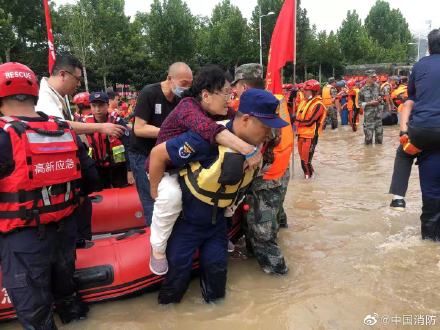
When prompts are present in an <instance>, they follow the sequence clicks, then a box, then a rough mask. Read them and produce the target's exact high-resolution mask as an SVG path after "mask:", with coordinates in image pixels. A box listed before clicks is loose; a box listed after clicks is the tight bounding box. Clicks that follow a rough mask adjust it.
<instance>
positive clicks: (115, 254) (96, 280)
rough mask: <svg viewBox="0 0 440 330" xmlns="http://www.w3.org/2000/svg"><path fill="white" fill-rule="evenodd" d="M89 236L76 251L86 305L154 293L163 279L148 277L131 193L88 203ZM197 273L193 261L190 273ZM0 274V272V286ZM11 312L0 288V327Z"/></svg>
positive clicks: (236, 228)
mask: <svg viewBox="0 0 440 330" xmlns="http://www.w3.org/2000/svg"><path fill="white" fill-rule="evenodd" d="M92 203H93V204H92V205H93V211H92V214H93V215H92V231H93V233H94V234H104V233H119V234H108V235H101V236H98V237H95V238H94V239H93V240H92V241H88V242H87V243H86V244H85V246H84V247H82V248H78V249H77V250H76V253H77V259H76V271H75V279H76V281H77V283H78V287H79V290H80V294H81V296H82V298H83V299H84V300H85V301H87V302H98V301H105V300H110V299H116V298H121V297H125V296H129V295H132V294H135V293H139V292H145V291H151V290H155V289H157V288H158V287H159V284H160V283H161V282H162V281H163V279H164V276H158V275H155V274H153V273H151V271H150V268H149V261H150V228H145V226H144V217H143V212H142V206H141V203H140V201H139V197H138V194H137V192H136V189H135V188H134V187H127V188H122V189H109V190H105V191H103V192H100V193H98V194H95V195H94V197H93V199H92ZM240 218H241V214H240V212H237V214H236V216H234V219H233V225H232V227H231V229H230V231H229V237H230V238H231V239H232V240H235V239H238V238H239V237H240V235H241V228H240V221H239V219H240ZM198 267H199V263H198V258H197V255H195V256H194V263H193V269H194V270H196V269H198ZM1 281H2V274H1V271H0V283H2V282H1ZM15 317H16V316H15V311H14V308H13V306H12V304H11V301H10V299H9V296H8V294H7V291H6V290H5V289H4V288H3V287H2V286H0V321H3V320H10V319H14V318H15Z"/></svg>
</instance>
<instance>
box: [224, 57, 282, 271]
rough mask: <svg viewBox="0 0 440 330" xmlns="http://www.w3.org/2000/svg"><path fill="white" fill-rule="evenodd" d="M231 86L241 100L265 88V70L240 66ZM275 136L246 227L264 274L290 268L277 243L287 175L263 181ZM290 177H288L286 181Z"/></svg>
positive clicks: (250, 196)
mask: <svg viewBox="0 0 440 330" xmlns="http://www.w3.org/2000/svg"><path fill="white" fill-rule="evenodd" d="M231 85H232V86H233V87H234V88H235V89H236V91H237V94H238V96H239V97H240V96H241V94H242V93H243V92H244V91H245V90H246V89H248V88H260V89H264V87H265V86H264V79H263V70H262V67H261V66H260V65H259V64H255V63H249V64H243V65H241V66H240V67H238V68H237V69H236V71H235V80H234V81H233V82H232V84H231ZM272 133H273V134H272V137H271V139H270V141H269V142H268V143H267V145H266V149H265V152H264V155H263V169H262V170H261V171H260V173H259V174H258V175H257V177H256V178H255V179H254V181H253V182H252V184H251V186H250V188H249V190H248V191H247V193H246V197H245V203H246V204H248V205H249V211H248V212H247V214H246V215H245V219H246V221H245V222H244V224H243V227H244V231H245V235H246V247H247V249H248V251H249V252H250V254H252V255H254V256H255V257H256V259H257V261H258V263H259V264H260V266H261V268H262V269H263V271H264V272H266V273H269V274H286V273H287V272H288V267H287V265H286V262H285V260H284V255H283V253H282V251H281V249H280V247H279V246H278V244H277V241H276V240H277V235H278V231H279V228H280V225H279V218H280V217H281V215H280V213H281V212H284V210H283V211H281V210H282V205H283V200H284V196H285V190H287V185H284V186H283V184H282V180H283V179H284V180H286V179H285V177H286V174H285V175H284V176H283V178H281V179H278V180H265V179H263V174H264V169H265V168H268V166H270V164H272V162H273V157H274V153H273V148H275V146H276V145H277V144H278V142H279V130H272ZM287 175H288V174H287ZM288 178H289V176H287V180H288ZM284 216H285V214H284Z"/></svg>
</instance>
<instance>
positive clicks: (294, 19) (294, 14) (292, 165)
mask: <svg viewBox="0 0 440 330" xmlns="http://www.w3.org/2000/svg"><path fill="white" fill-rule="evenodd" d="M296 9H297V7H296V0H295V3H294V5H293V21H292V25H293V84H294V85H295V84H296ZM292 124H294V123H292ZM293 140H294V142H295V134H294V135H293ZM293 145H294V146H295V143H294V144H293ZM291 160H292V163H291V165H290V179H293V174H294V173H293V172H294V165H295V162H294V160H295V147H294V148H293V149H292V158H291Z"/></svg>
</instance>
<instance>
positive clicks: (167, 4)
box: [147, 0, 196, 72]
mask: <svg viewBox="0 0 440 330" xmlns="http://www.w3.org/2000/svg"><path fill="white" fill-rule="evenodd" d="M147 22H148V27H147V38H148V44H149V48H150V52H151V53H150V55H151V63H152V65H153V67H154V69H156V70H162V72H165V70H166V69H167V68H168V66H169V65H170V64H171V63H173V62H176V61H183V62H187V63H189V64H191V63H192V62H193V60H194V55H195V45H196V40H195V25H196V19H195V18H194V16H193V15H192V14H191V11H190V10H189V8H188V6H187V5H186V3H185V2H183V1H182V0H154V1H153V3H152V4H151V9H150V14H149V15H148V16H147Z"/></svg>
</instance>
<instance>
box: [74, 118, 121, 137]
mask: <svg viewBox="0 0 440 330" xmlns="http://www.w3.org/2000/svg"><path fill="white" fill-rule="evenodd" d="M68 123H69V124H70V126H71V127H72V128H73V130H74V131H75V133H77V134H93V133H95V132H99V133H102V134H106V135H110V136H115V137H120V136H121V135H122V134H123V133H124V131H125V128H124V126H121V125H116V124H111V123H81V122H77V121H68Z"/></svg>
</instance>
